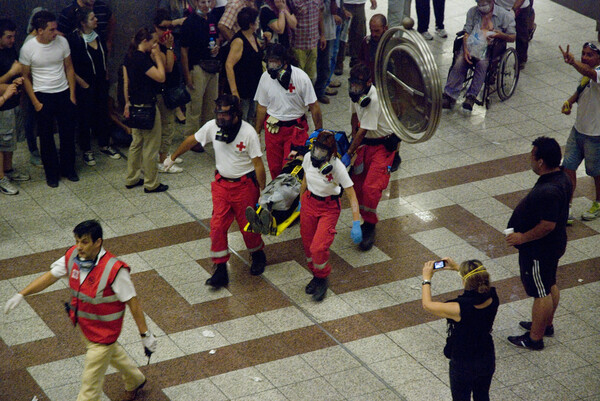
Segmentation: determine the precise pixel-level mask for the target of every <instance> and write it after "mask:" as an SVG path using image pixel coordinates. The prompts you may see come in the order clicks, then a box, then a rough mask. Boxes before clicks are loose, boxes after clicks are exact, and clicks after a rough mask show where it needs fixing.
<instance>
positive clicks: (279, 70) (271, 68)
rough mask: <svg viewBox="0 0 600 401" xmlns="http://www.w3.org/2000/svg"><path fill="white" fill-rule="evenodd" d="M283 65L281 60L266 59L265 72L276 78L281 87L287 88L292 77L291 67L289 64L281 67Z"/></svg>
mask: <svg viewBox="0 0 600 401" xmlns="http://www.w3.org/2000/svg"><path fill="white" fill-rule="evenodd" d="M283 65H284V64H283V62H282V61H275V60H268V61H267V73H268V74H269V76H270V77H271V78H272V79H275V80H277V81H278V82H279V84H280V85H281V86H282V87H283V89H288V87H289V85H290V79H291V78H292V69H291V68H290V67H289V66H288V68H283Z"/></svg>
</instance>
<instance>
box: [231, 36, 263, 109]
mask: <svg viewBox="0 0 600 401" xmlns="http://www.w3.org/2000/svg"><path fill="white" fill-rule="evenodd" d="M253 35H254V39H255V40H256V34H253ZM235 38H240V39H242V43H243V44H244V47H243V49H242V57H241V58H240V60H239V61H238V62H237V64H236V65H235V66H234V67H233V71H234V73H235V83H236V84H237V89H238V93H239V94H240V98H242V99H254V95H255V93H256V88H257V87H258V81H260V76H261V75H262V73H263V69H262V58H263V52H262V50H261V49H260V47H259V48H258V51H255V50H254V48H253V47H252V45H251V44H250V42H249V41H248V39H246V37H245V36H244V34H243V33H242V31H239V32H238V33H236V34H235V36H234V37H233V39H235ZM256 43H257V46H258V41H257V42H256Z"/></svg>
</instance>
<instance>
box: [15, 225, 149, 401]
mask: <svg viewBox="0 0 600 401" xmlns="http://www.w3.org/2000/svg"><path fill="white" fill-rule="evenodd" d="M73 234H74V235H75V245H74V246H72V247H71V248H69V250H68V251H67V252H66V253H65V255H64V256H62V257H61V258H60V259H58V260H57V261H56V262H54V263H52V267H51V269H50V271H48V272H46V273H44V274H43V275H42V276H40V277H38V278H36V279H35V280H33V281H32V282H31V283H30V284H29V285H28V286H27V287H25V289H23V290H22V291H20V292H19V293H17V294H15V295H14V296H13V297H12V298H10V299H9V300H8V301H7V302H6V305H5V307H4V313H9V312H10V311H11V310H13V309H14V308H16V307H17V306H18V305H19V303H21V301H22V300H23V298H24V297H25V296H27V295H31V294H35V293H38V292H40V291H43V290H44V289H46V288H48V287H50V286H51V285H52V284H54V283H55V282H57V281H58V280H59V279H60V278H63V277H66V278H67V279H68V282H69V287H70V289H71V294H72V298H71V302H69V303H66V304H65V306H66V308H67V312H68V314H69V317H70V318H71V321H72V322H73V324H74V325H75V326H78V327H79V328H80V330H81V336H82V338H83V341H84V342H85V345H86V348H87V352H86V354H85V361H84V367H83V375H82V380H81V389H80V391H79V396H78V397H77V401H84V400H85V401H87V400H99V399H100V397H101V396H102V384H103V382H104V374H105V373H106V369H107V368H108V365H109V364H110V365H112V366H113V367H115V368H117V370H119V372H120V373H121V375H122V377H123V381H124V382H125V391H126V394H125V399H127V400H133V399H134V398H135V396H136V393H137V392H138V391H139V390H140V389H141V388H142V387H143V386H144V384H146V378H145V377H144V375H143V374H142V372H140V370H139V369H138V368H137V366H135V364H134V363H133V361H132V360H131V358H130V357H129V356H128V355H127V353H126V352H125V350H124V349H123V347H121V345H119V343H118V342H117V339H118V338H119V335H120V334H121V327H122V325H123V316H124V314H125V305H127V306H129V310H130V311H131V315H132V316H133V320H134V321H135V324H136V325H137V328H138V330H139V332H140V336H141V337H142V344H143V345H144V348H145V351H146V355H148V356H150V354H152V353H153V352H154V351H156V338H155V337H154V335H153V334H152V333H151V332H150V330H148V326H147V324H146V319H145V317H144V312H143V311H142V307H141V305H140V303H139V300H138V298H137V295H136V292H135V288H134V286H133V283H132V282H131V276H130V272H129V270H130V268H129V266H127V265H126V264H125V263H124V262H122V261H120V260H118V259H117V258H116V257H115V256H114V255H112V254H111V253H110V252H107V251H106V250H105V249H104V247H103V246H102V245H103V242H104V240H103V238H102V227H101V226H100V223H98V222H97V221H96V220H86V221H84V222H81V223H79V224H78V225H77V226H76V227H75V229H74V230H73ZM61 309H62V308H61Z"/></svg>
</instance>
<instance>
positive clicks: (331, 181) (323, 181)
mask: <svg viewBox="0 0 600 401" xmlns="http://www.w3.org/2000/svg"><path fill="white" fill-rule="evenodd" d="M336 150H337V146H336V142H335V134H334V133H333V132H331V131H325V130H323V131H321V132H320V133H319V135H318V136H317V138H316V140H314V141H313V143H312V148H311V150H310V154H307V155H305V156H304V161H303V162H302V168H303V169H304V177H303V179H302V186H301V188H300V202H301V205H302V206H301V207H300V235H301V237H302V245H303V246H304V253H305V255H306V261H307V263H308V267H309V269H310V270H311V271H312V273H313V278H312V280H310V282H309V283H308V284H307V285H306V288H305V291H306V293H307V294H311V295H312V298H313V299H314V300H315V301H322V300H323V298H325V294H326V293H327V287H328V280H327V277H328V276H329V273H330V272H331V265H330V264H329V247H330V246H331V244H332V243H333V240H334V238H335V234H336V231H335V226H336V224H337V221H338V219H339V217H340V210H341V207H340V199H339V198H340V197H341V195H342V191H345V192H346V196H347V197H348V200H349V201H350V207H351V208H352V220H353V222H352V230H351V232H350V235H351V237H352V241H354V243H359V242H360V241H361V240H362V233H361V229H360V213H359V211H358V200H357V198H356V193H355V192H354V187H353V185H354V184H353V183H352V179H350V176H349V175H348V172H347V171H346V167H345V166H344V164H343V163H342V162H341V160H340V159H339V158H338V157H337V152H336Z"/></svg>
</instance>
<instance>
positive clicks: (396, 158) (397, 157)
mask: <svg viewBox="0 0 600 401" xmlns="http://www.w3.org/2000/svg"><path fill="white" fill-rule="evenodd" d="M400 163H402V158H401V157H400V152H398V151H396V154H395V155H394V161H393V162H392V166H391V168H390V171H391V172H392V173H393V172H394V171H397V170H398V168H399V167H400Z"/></svg>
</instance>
